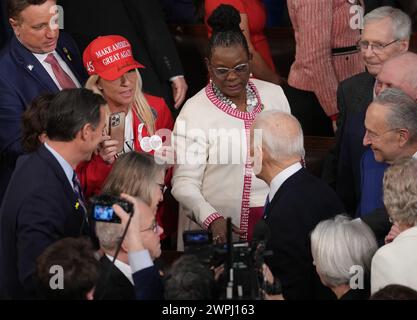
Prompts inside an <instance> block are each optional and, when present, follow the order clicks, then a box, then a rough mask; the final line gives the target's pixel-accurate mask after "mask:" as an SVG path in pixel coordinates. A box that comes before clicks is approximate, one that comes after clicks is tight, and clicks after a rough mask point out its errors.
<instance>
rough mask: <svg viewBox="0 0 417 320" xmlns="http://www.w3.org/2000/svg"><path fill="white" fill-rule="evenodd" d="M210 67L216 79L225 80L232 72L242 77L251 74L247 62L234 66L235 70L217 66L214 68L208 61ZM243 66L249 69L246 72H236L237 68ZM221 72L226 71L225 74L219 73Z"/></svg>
mask: <svg viewBox="0 0 417 320" xmlns="http://www.w3.org/2000/svg"><path fill="white" fill-rule="evenodd" d="M208 65H209V66H210V67H211V68H212V69H213V72H214V74H215V75H216V77H218V78H223V79H224V78H226V77H227V76H228V75H229V74H230V72H232V71H234V72H235V73H236V74H237V75H241V74H245V73H248V72H249V61H248V62H245V63H239V64H238V65H236V66H234V67H233V68H227V67H216V66H213V65H212V64H211V62H210V61H208ZM242 66H246V68H247V69H246V70H244V71H239V70H236V68H238V67H242ZM219 70H224V71H225V73H218V72H219Z"/></svg>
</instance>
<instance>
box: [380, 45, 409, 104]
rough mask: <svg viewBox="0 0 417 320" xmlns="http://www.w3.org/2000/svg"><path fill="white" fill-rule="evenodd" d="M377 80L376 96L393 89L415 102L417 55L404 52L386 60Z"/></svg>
mask: <svg viewBox="0 0 417 320" xmlns="http://www.w3.org/2000/svg"><path fill="white" fill-rule="evenodd" d="M377 80H378V82H379V84H378V90H377V94H379V93H380V92H382V91H383V90H385V89H386V88H395V89H400V90H401V91H403V92H404V93H406V94H407V95H409V96H410V97H412V98H413V99H414V100H417V54H415V53H412V52H405V53H402V54H399V55H397V56H394V57H392V58H390V59H388V60H387V61H386V62H385V63H384V64H383V65H382V68H381V71H380V72H379V73H378V76H377Z"/></svg>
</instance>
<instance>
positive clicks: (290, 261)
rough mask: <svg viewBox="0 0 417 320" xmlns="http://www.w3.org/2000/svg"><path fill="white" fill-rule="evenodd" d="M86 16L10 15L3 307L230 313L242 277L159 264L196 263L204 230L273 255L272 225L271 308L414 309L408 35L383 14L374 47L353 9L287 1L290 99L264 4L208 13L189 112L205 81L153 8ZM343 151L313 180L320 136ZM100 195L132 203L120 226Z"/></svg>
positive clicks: (45, 1)
mask: <svg viewBox="0 0 417 320" xmlns="http://www.w3.org/2000/svg"><path fill="white" fill-rule="evenodd" d="M107 2H108V3H107ZM105 3H106V5H104V4H105ZM142 3H143V5H141V4H142ZM145 3H146V5H145ZM57 4H60V5H62V6H63V7H64V10H65V20H64V21H65V25H66V27H65V30H66V31H68V32H69V33H70V34H71V35H72V36H71V35H70V34H69V33H66V32H62V31H60V30H59V25H58V24H59V20H60V18H59V14H58V7H57ZM79 5H83V6H84V4H81V2H76V1H58V2H57V1H56V0H7V16H8V22H9V23H10V26H11V30H12V35H11V37H9V36H7V35H5V34H3V35H2V36H4V38H5V39H8V40H7V42H6V45H5V47H4V48H3V49H2V50H1V52H0V298H1V299H35V298H38V299H79V300H91V299H96V300H103V299H104V300H115V299H122V300H133V299H139V300H149V299H153V300H159V299H216V298H218V297H219V296H222V295H223V294H222V293H219V285H218V284H219V282H220V281H221V279H223V280H224V278H225V277H226V278H227V276H228V275H229V274H232V273H230V272H231V271H230V270H229V269H233V268H234V265H233V264H230V263H229V264H227V263H226V264H225V265H223V264H221V263H220V265H213V266H212V269H210V268H208V266H207V265H206V264H205V263H203V261H200V260H199V258H198V257H196V256H192V255H189V254H184V255H183V256H182V257H181V258H179V259H178V260H177V261H176V262H175V263H174V264H173V266H172V267H171V268H170V269H168V270H165V268H162V267H161V265H160V262H159V261H158V259H159V258H160V256H161V254H162V251H163V249H164V248H165V247H168V248H171V249H172V248H174V246H175V248H176V249H177V250H178V251H184V243H183V232H185V231H194V230H200V231H206V232H207V233H209V234H211V237H212V240H213V244H214V245H216V246H217V247H219V248H224V245H225V244H226V242H227V241H228V240H229V241H230V240H233V241H235V242H242V243H246V242H253V243H257V242H256V241H258V240H259V237H260V235H259V232H258V234H256V231H255V230H256V229H257V227H258V226H260V225H262V226H264V227H265V228H266V230H267V231H265V229H262V230H264V231H263V232H264V233H265V234H264V235H263V236H264V237H263V239H264V240H265V241H266V243H262V244H261V245H262V246H265V247H264V248H263V249H265V250H267V251H268V252H271V253H272V254H270V255H267V256H265V259H263V258H262V262H264V263H263V264H261V265H256V267H255V268H254V269H253V270H252V271H251V272H254V273H256V274H257V275H258V276H259V277H260V278H262V279H263V281H264V285H263V286H262V287H261V288H259V293H260V295H261V296H262V297H263V298H264V299H268V300H282V299H285V300H306V299H308V300H312V299H314V300H334V299H340V300H365V299H369V298H371V299H375V300H378V299H416V295H417V292H416V291H415V290H417V272H415V270H416V269H415V268H416V267H417V255H415V254H414V253H413V252H414V249H415V247H416V246H417V206H416V203H417V159H416V158H417V54H415V53H412V52H409V51H408V49H409V46H410V36H411V32H412V20H411V19H410V17H409V15H407V14H406V13H405V12H403V11H402V10H400V9H398V8H394V7H391V6H376V8H375V9H373V10H367V11H366V12H367V13H366V15H365V16H364V19H363V29H362V30H361V31H360V30H359V29H354V28H352V26H351V25H350V23H349V21H350V6H351V5H352V3H351V2H350V1H345V0H332V1H329V0H326V1H324V0H312V1H308V2H306V1H298V0H291V1H290V0H289V1H287V7H288V12H289V17H290V19H291V21H292V24H293V27H294V35H295V41H296V56H295V61H294V63H293V65H292V67H291V72H290V75H289V78H288V82H287V79H284V78H282V77H281V76H280V75H279V74H278V73H277V72H276V68H275V66H274V64H273V61H272V59H271V55H270V52H269V47H268V43H267V39H266V37H265V35H264V34H263V29H264V27H265V23H266V15H265V9H264V6H263V5H262V4H261V1H244V0H242V1H226V2H224V1H221V2H219V1H205V3H204V5H205V13H206V16H205V19H204V22H205V23H206V24H207V26H208V29H207V30H208V33H209V41H208V46H207V51H206V58H205V61H204V62H205V64H206V67H207V71H208V79H207V84H206V86H205V87H203V88H201V90H200V91H199V92H198V93H197V94H195V95H194V96H193V97H191V98H189V99H187V100H186V99H185V97H186V91H187V82H186V81H192V79H185V78H184V75H183V70H182V66H181V62H180V61H179V58H178V54H177V53H176V49H175V46H174V43H173V41H172V39H171V37H170V34H169V29H168V28H167V25H166V24H165V22H164V20H163V18H162V16H163V13H162V8H161V7H160V6H159V4H158V2H157V1H155V2H154V1H144V2H140V3H139V2H137V1H100V4H98V2H97V3H96V2H95V1H88V6H90V5H91V7H88V8H85V7H83V8H82V10H81V9H80V7H78V6H79ZM86 5H87V4H86ZM355 5H358V6H359V5H365V8H366V1H365V3H364V1H359V2H358V3H356V4H355ZM95 7H103V8H104V7H105V9H103V10H97V11H96V13H97V14H93V15H92V14H91V12H93V10H94V8H95ZM1 8H2V9H4V7H3V6H2V7H1ZM2 12H3V10H2ZM2 12H0V14H3V13H2ZM112 17H117V19H112ZM75 19H77V23H75V22H74V21H75ZM91 19H94V23H92V22H91ZM74 39H75V40H74ZM81 52H82V54H81ZM183 63H186V61H183ZM333 133H334V135H335V144H334V146H333V147H332V149H331V150H330V152H329V154H328V156H327V158H326V161H325V163H324V168H323V174H322V177H317V176H315V175H313V174H312V173H310V172H309V168H308V166H307V167H306V162H305V157H306V154H305V153H306V151H305V148H304V135H307V134H318V135H332V134H333ZM99 195H111V196H113V198H112V199H114V197H117V199H119V202H117V203H107V204H100V205H102V206H103V207H100V208H99V209H98V210H105V212H106V214H108V215H111V217H107V218H106V219H104V220H108V221H103V219H100V218H99V217H97V216H94V215H93V214H92V212H93V211H94V208H95V207H94V206H96V205H97V199H99V197H97V196H99ZM94 199H95V200H94ZM91 200H93V201H91ZM124 203H127V204H130V206H131V210H130V209H129V208H130V206H129V205H127V206H125V205H123V204H124ZM103 208H104V209H103ZM228 220H231V227H230V225H229V226H228V223H227V221H228ZM229 227H230V229H231V231H232V235H231V234H229V233H228V228H229ZM230 229H229V230H230ZM258 230H260V229H259V228H258ZM266 233H267V234H268V235H266ZM255 234H256V235H255ZM261 238H262V237H261ZM252 240H254V241H252ZM251 248H253V250H254V252H255V253H257V252H258V249H259V248H258V247H255V246H252V247H251ZM228 249H229V250H231V248H230V247H229V248H228ZM225 268H226V270H225ZM227 268H229V269H227ZM278 283H279V286H278V285H277V284H278ZM267 287H275V288H278V287H279V288H280V290H279V292H278V290H266V289H265V288H267Z"/></svg>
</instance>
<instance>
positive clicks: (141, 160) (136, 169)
mask: <svg viewBox="0 0 417 320" xmlns="http://www.w3.org/2000/svg"><path fill="white" fill-rule="evenodd" d="M164 172H165V166H163V165H159V164H157V163H156V162H155V160H154V158H153V156H151V155H149V154H147V153H143V152H140V153H139V152H135V151H132V152H128V153H125V154H123V155H121V156H120V157H119V158H118V159H117V160H116V162H115V163H114V165H113V167H112V170H111V171H110V173H109V175H108V176H107V179H106V181H105V182H104V185H103V188H102V190H101V192H102V193H107V194H112V195H116V196H118V195H120V193H122V192H124V193H127V194H130V195H131V196H134V197H138V198H140V199H142V200H143V201H144V202H145V203H146V204H147V205H149V206H150V205H151V204H152V185H153V184H154V183H157V178H158V175H159V174H163V173H164ZM122 233H123V228H122V225H121V224H118V223H108V222H97V224H96V234H97V237H98V239H99V241H100V245H101V247H102V248H103V249H105V250H108V251H111V250H115V249H116V246H117V244H118V242H119V241H120V237H121V236H122Z"/></svg>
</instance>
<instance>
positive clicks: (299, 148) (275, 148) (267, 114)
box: [254, 110, 305, 161]
mask: <svg viewBox="0 0 417 320" xmlns="http://www.w3.org/2000/svg"><path fill="white" fill-rule="evenodd" d="M254 129H261V130H262V146H263V147H264V148H265V149H266V150H267V151H268V153H269V154H270V156H271V157H272V158H273V159H274V160H276V161H279V160H281V159H287V158H289V157H293V156H299V157H300V158H302V157H304V154H305V151H304V136H303V130H302V129H301V125H300V123H299V122H298V120H297V119H296V118H295V117H294V116H292V115H291V114H289V113H286V112H282V111H276V110H269V111H264V112H261V113H260V114H258V116H257V117H256V119H255V123H254Z"/></svg>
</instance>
